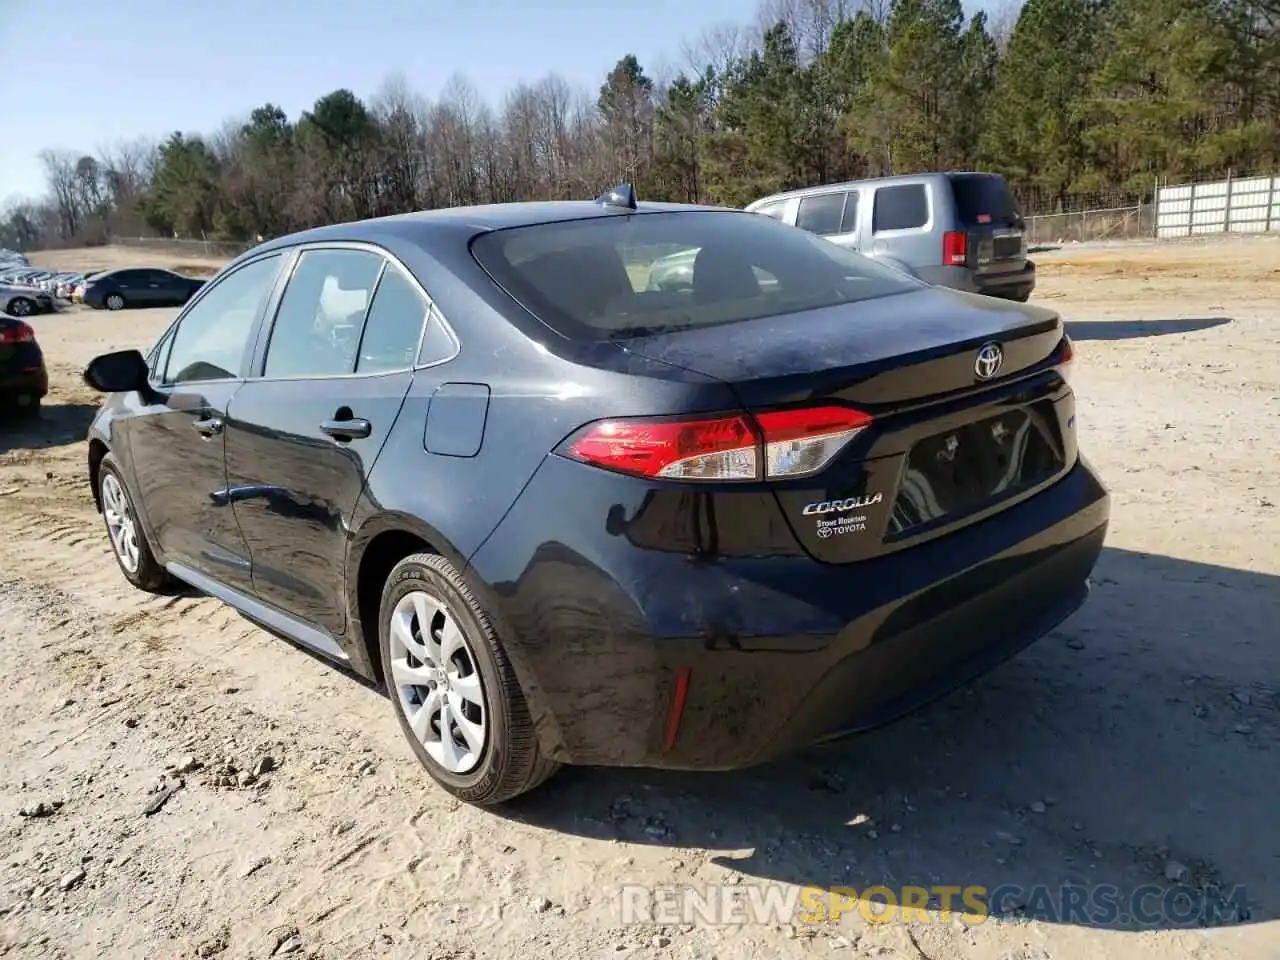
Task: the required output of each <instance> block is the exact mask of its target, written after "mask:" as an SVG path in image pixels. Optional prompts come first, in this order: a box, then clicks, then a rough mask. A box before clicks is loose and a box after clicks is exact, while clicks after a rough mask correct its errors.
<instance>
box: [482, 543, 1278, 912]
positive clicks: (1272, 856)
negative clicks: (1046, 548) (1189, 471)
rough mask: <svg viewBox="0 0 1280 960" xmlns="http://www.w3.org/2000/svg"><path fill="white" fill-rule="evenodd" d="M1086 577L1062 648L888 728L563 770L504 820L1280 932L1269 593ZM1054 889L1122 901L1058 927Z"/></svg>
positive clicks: (1030, 905)
mask: <svg viewBox="0 0 1280 960" xmlns="http://www.w3.org/2000/svg"><path fill="white" fill-rule="evenodd" d="M1094 579H1095V589H1094V591H1093V594H1092V596H1091V597H1090V599H1089V601H1088V603H1087V604H1086V605H1085V607H1084V608H1083V609H1082V610H1081V611H1079V612H1078V613H1077V614H1076V615H1075V616H1074V617H1073V618H1071V619H1070V620H1068V621H1067V622H1066V623H1065V624H1063V625H1062V626H1061V627H1060V628H1059V629H1058V630H1056V631H1054V632H1053V633H1051V634H1050V635H1049V636H1047V637H1045V638H1044V639H1042V640H1041V641H1040V642H1039V643H1037V644H1035V645H1033V646H1032V647H1030V648H1029V649H1028V650H1026V651H1025V652H1023V653H1022V654H1021V655H1020V656H1018V657H1016V658H1014V659H1013V660H1012V661H1010V662H1008V663H1006V664H1004V665H1003V666H1001V667H1000V668H998V669H997V670H995V671H993V672H992V673H991V674H989V675H988V676H986V677H985V678H983V679H982V680H980V681H979V682H978V683H976V684H975V685H973V686H972V687H970V688H968V689H967V690H963V691H960V692H957V693H955V694H952V695H951V696H950V697H948V698H946V699H944V700H942V701H940V702H938V703H936V704H934V705H932V706H930V707H928V708H926V709H924V710H923V711H921V712H919V713H917V714H915V715H913V716H911V717H908V718H906V719H904V720H902V721H899V722H898V723H896V724H893V725H891V726H888V727H885V728H882V729H880V730H878V731H875V732H872V733H869V734H866V735H863V736H862V737H860V738H856V739H852V740H848V741H844V742H842V743H839V744H835V745H831V746H827V747H821V748H815V749H812V750H810V751H807V752H805V753H803V754H801V755H798V756H796V757H794V758H791V759H788V760H783V761H779V762H777V763H775V764H771V765H767V766H764V767H758V768H754V769H751V770H747V771H739V772H735V773H728V774H717V773H706V774H686V773H667V772H660V771H652V770H649V771H645V770H602V769H582V770H576V769H568V770H565V771H562V773H561V774H560V776H559V777H558V778H557V779H556V780H553V781H552V782H551V783H550V784H548V786H547V788H546V789H545V790H542V791H538V792H535V793H533V794H531V795H529V796H528V797H527V798H525V799H524V800H522V801H517V802H516V803H514V804H512V805H510V807H509V808H507V809H505V810H504V811H503V812H504V814H505V815H507V816H511V817H515V818H517V819H520V820H523V821H526V822H531V823H535V824H538V825H540V826H544V827H547V828H549V829H553V830H557V831H563V832H566V833H571V834H579V835H583V836H590V837H595V838H601V839H616V840H621V841H625V842H630V843H640V844H655V845H665V846H670V847H672V848H678V849H679V856H680V857H681V858H682V859H683V860H685V861H686V862H688V861H689V859H690V848H692V851H693V852H694V853H693V855H694V857H695V858H697V859H706V858H707V855H709V859H710V860H711V861H712V862H714V863H716V864H719V865H721V866H723V867H725V868H727V869H729V870H731V871H733V872H735V873H737V874H739V875H740V879H741V880H742V881H743V882H744V883H747V882H749V881H761V880H763V881H783V882H785V883H790V884H796V885H800V886H808V885H816V886H821V887H832V886H849V887H852V888H854V889H856V890H864V889H865V888H867V887H868V886H870V885H875V884H885V885H888V886H889V887H891V888H900V887H901V886H903V885H908V884H918V885H922V886H925V887H934V886H935V885H938V884H945V885H952V884H954V885H958V886H961V887H963V886H967V885H972V884H977V885H980V886H982V887H985V888H986V890H987V891H988V896H989V900H988V903H989V905H990V907H991V910H992V913H993V914H994V913H1002V912H1009V911H1013V912H1014V913H1015V914H1016V915H1020V916H1027V917H1031V918H1037V919H1041V920H1044V921H1049V922H1059V923H1068V924H1073V925H1079V926H1091V927H1100V928H1112V929H1135V928H1145V929H1164V928H1179V927H1194V926H1200V925H1202V923H1203V922H1204V921H1205V920H1207V921H1208V922H1209V923H1227V922H1240V921H1242V920H1248V921H1249V922H1260V921H1264V920H1267V919H1272V918H1275V917H1276V916H1280V910H1278V909H1277V908H1278V906H1280V843H1277V841H1276V835H1275V813H1276V799H1275V798H1276V796H1277V788H1278V787H1280V751H1276V750H1274V749H1273V747H1272V745H1273V744H1274V743H1275V742H1276V737H1277V734H1280V688H1278V687H1277V685H1276V684H1275V682H1274V681H1275V678H1277V677H1280V651H1277V649H1276V646H1275V644H1274V643H1268V642H1267V641H1266V640H1265V639H1264V638H1265V637H1266V636H1274V632H1273V631H1274V625H1275V623H1277V622H1280V577H1273V576H1266V575H1262V574H1256V573H1249V572H1245V571H1240V570H1233V569H1227V568H1222V567H1215V566H1210V565H1206V564H1199V563H1191V562H1187V561H1183V560H1176V559H1172V558H1168V557H1160V556H1150V555H1144V554H1138V553H1132V552H1129V551H1125V550H1118V549H1110V548H1108V549H1107V550H1105V551H1104V554H1103V556H1102V558H1101V559H1100V561H1099V564H1098V566H1097V568H1096V570H1095V578H1094ZM1266 681H1269V682H1270V685H1269V686H1268V685H1267V683H1266ZM862 818H867V819H865V820H863V819H862ZM702 851H705V854H703V852H702ZM674 853H675V850H673V854H674ZM724 880H725V875H724V874H723V873H720V872H719V871H714V870H708V869H706V868H702V869H701V870H700V871H698V872H697V873H696V874H694V875H693V876H692V877H690V876H688V875H686V876H684V877H673V880H672V882H673V883H679V882H687V883H692V884H694V885H695V886H701V885H705V884H708V883H722V882H724ZM1064 885H1082V886H1083V887H1084V888H1086V893H1087V894H1090V895H1092V896H1094V897H1103V896H1107V897H1113V898H1115V899H1114V901H1107V902H1108V903H1111V904H1112V905H1111V906H1109V907H1108V906H1096V907H1095V906H1094V905H1092V903H1091V905H1090V906H1088V907H1086V908H1082V909H1080V908H1078V909H1077V911H1076V912H1068V910H1069V908H1070V902H1069V901H1066V905H1065V906H1064V900H1065V898H1066V897H1069V896H1071V895H1072V894H1070V893H1063V892H1062V890H1063V887H1064ZM1237 885H1238V886H1239V887H1242V888H1243V891H1241V890H1239V889H1233V888H1237ZM1144 891H1145V893H1144ZM1046 894H1048V895H1050V896H1049V899H1046V898H1045V897H1046ZM1137 894H1142V897H1140V898H1139V899H1138V900H1137V901H1136V903H1137V906H1138V907H1139V908H1140V911H1141V912H1139V913H1138V914H1137V916H1136V917H1135V915H1134V913H1133V909H1132V906H1133V904H1134V903H1135V901H1134V899H1133V898H1134V897H1135V895H1137ZM1179 896H1182V897H1183V898H1184V899H1177V898H1178V897H1179ZM1233 896H1234V897H1235V899H1234V900H1233V899H1232V898H1233ZM1246 897H1247V904H1248V906H1247V908H1244V904H1245V902H1246V900H1245V898H1246ZM1206 903H1207V904H1209V907H1208V908H1207V909H1208V913H1209V915H1208V916H1207V917H1206V907H1205V904H1206ZM1162 904H1163V907H1162ZM957 906H958V901H957Z"/></svg>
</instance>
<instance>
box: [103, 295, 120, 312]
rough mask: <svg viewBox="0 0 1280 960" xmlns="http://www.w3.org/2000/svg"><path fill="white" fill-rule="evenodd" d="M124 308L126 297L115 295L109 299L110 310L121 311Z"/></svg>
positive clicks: (108, 307)
mask: <svg viewBox="0 0 1280 960" xmlns="http://www.w3.org/2000/svg"><path fill="white" fill-rule="evenodd" d="M123 307H124V297H122V296H120V294H118V293H113V294H111V296H109V297H107V309H108V310H120V309H121V308H123Z"/></svg>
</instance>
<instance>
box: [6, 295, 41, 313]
mask: <svg viewBox="0 0 1280 960" xmlns="http://www.w3.org/2000/svg"><path fill="white" fill-rule="evenodd" d="M8 312H9V315H10V316H12V317H29V316H31V314H33V313H35V312H36V305H35V303H34V302H33V301H31V300H28V299H27V298H26V297H14V298H13V299H12V300H10V301H9V310H8Z"/></svg>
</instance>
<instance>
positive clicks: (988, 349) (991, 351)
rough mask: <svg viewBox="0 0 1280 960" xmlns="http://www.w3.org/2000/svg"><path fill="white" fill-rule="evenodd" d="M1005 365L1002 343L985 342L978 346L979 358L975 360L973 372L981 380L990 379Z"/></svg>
mask: <svg viewBox="0 0 1280 960" xmlns="http://www.w3.org/2000/svg"><path fill="white" fill-rule="evenodd" d="M1003 366H1004V351H1003V350H1001V349H1000V344H998V343H995V342H994V341H993V342H991V343H984V344H983V345H982V346H981V347H979V348H978V356H977V359H975V360H974V361H973V373H974V376H976V377H977V378H978V379H979V380H990V379H991V378H992V377H994V376H995V375H996V374H997V373H999V372H1000V368H1001V367H1003Z"/></svg>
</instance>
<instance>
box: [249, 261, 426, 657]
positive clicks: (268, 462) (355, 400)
mask: <svg viewBox="0 0 1280 960" xmlns="http://www.w3.org/2000/svg"><path fill="white" fill-rule="evenodd" d="M384 268H385V272H384ZM426 310H427V305H426V301H425V299H424V298H423V297H422V294H421V292H420V290H419V289H418V288H417V286H416V284H415V283H414V282H413V281H412V280H411V279H410V278H409V277H408V276H407V275H406V274H405V273H404V272H403V271H401V270H400V269H399V268H398V267H397V266H395V265H393V264H389V263H387V261H386V260H385V258H384V257H383V256H382V255H381V254H380V253H377V252H375V251H373V250H371V249H366V248H355V247H338V248H333V247H313V248H309V249H304V250H303V251H302V253H301V254H300V255H299V257H298V261H297V264H296V266H295V267H294V269H293V272H292V275H291V277H290V279H289V282H288V285H287V286H286V287H285V289H284V292H283V294H282V296H281V298H280V305H279V308H278V310H277V311H276V315H275V320H274V323H273V324H272V326H271V329H270V330H269V331H268V330H265V329H264V331H263V337H262V338H260V339H262V340H264V341H265V343H263V344H262V345H261V346H260V347H259V348H258V351H257V354H258V359H256V360H255V364H254V369H255V370H258V369H260V370H261V376H260V377H253V378H250V379H249V380H248V381H247V382H246V383H245V385H244V387H243V388H242V389H241V390H239V391H238V392H237V393H236V395H235V397H234V398H233V399H232V401H231V406H230V409H229V411H228V417H227V441H226V442H227V488H228V491H229V492H230V495H231V498H232V501H233V502H234V504H235V513H236V517H237V518H238V520H239V525H240V529H242V530H243V531H244V534H245V539H246V542H247V546H248V551H249V556H250V557H251V559H252V563H253V584H254V589H255V592H256V593H257V596H258V597H259V599H261V600H264V601H266V602H267V603H270V604H272V605H273V606H275V607H277V608H278V609H281V610H283V611H284V612H286V613H288V614H291V615H292V616H294V617H297V618H299V619H301V620H304V621H306V622H307V623H310V624H312V625H314V626H317V627H320V628H321V629H323V630H325V631H326V632H327V633H329V634H330V635H331V636H340V635H341V634H342V633H343V632H345V629H346V613H345V605H344V602H343V597H344V593H345V585H346V555H347V533H348V530H349V529H350V522H351V516H352V512H353V511H354V510H355V508H356V504H357V502H358V501H359V499H360V494H361V492H362V491H363V489H364V484H365V479H366V478H367V477H368V475H369V472H370V471H371V470H372V469H373V465H374V461H375V460H376V459H377V457H378V454H379V452H380V451H381V449H382V446H383V443H384V442H385V441H386V439H387V436H388V435H389V433H390V431H391V428H392V426H393V425H394V423H395V422H396V418H397V416H398V414H399V412H400V407H401V405H402V403H403V402H404V397H405V395H406V394H407V393H408V390H409V386H410V384H411V383H412V382H413V361H414V355H415V351H416V349H417V346H418V341H419V337H420V331H421V326H422V322H423V320H424V318H425V315H426Z"/></svg>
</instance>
